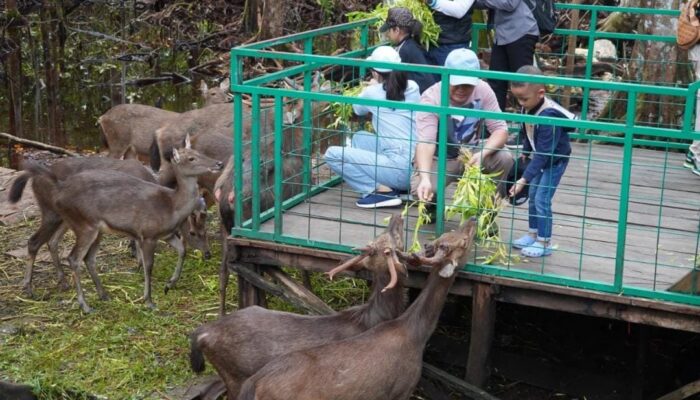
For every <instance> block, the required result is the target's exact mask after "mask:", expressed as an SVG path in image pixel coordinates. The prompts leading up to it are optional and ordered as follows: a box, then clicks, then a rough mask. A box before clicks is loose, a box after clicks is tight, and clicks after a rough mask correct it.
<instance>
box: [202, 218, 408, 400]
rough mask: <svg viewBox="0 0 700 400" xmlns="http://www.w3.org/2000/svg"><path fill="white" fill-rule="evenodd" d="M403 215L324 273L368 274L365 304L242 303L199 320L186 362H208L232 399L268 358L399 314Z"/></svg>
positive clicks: (344, 335) (331, 339) (401, 307)
mask: <svg viewBox="0 0 700 400" xmlns="http://www.w3.org/2000/svg"><path fill="white" fill-rule="evenodd" d="M403 226H404V225H403V217H402V216H401V215H400V214H397V215H393V216H392V217H391V218H390V220H389V224H388V225H387V227H386V229H385V231H384V232H383V233H382V234H380V235H379V236H378V237H377V238H376V239H375V240H374V241H372V242H370V243H369V244H368V245H367V246H365V247H363V248H361V249H360V254H359V255H356V256H354V257H351V258H350V259H348V260H347V261H345V262H343V263H342V264H341V265H339V266H338V267H336V268H334V269H333V270H331V271H329V272H328V276H329V277H330V278H331V279H333V277H334V276H335V275H337V274H338V273H340V272H342V271H346V270H355V271H356V270H360V269H365V270H368V271H370V272H371V273H372V274H373V279H372V293H371V295H370V297H369V300H368V301H367V303H366V304H363V305H359V306H355V307H351V308H348V309H346V310H343V311H340V312H337V313H334V314H331V315H323V316H309V315H299V314H294V313H288V312H281V311H273V310H268V309H265V308H262V307H258V306H252V307H247V308H244V309H241V310H238V311H236V312H234V313H231V314H229V315H226V316H224V317H222V318H220V319H218V320H217V321H214V322H210V323H207V324H204V325H202V326H200V327H199V328H197V329H196V330H195V331H193V332H192V334H191V335H190V344H191V349H190V364H191V367H192V369H193V370H194V371H195V372H202V371H203V370H204V358H205V357H206V359H207V360H208V361H209V362H210V363H211V364H212V365H213V366H214V368H215V369H216V370H217V372H218V373H219V376H220V377H221V378H222V379H223V381H224V383H225V384H226V387H227V389H228V393H229V398H235V395H236V394H237V393H238V390H239V389H240V385H241V384H242V382H243V381H244V380H245V379H246V378H248V377H249V376H251V375H253V374H254V373H255V372H256V371H258V370H259V369H260V368H262V367H263V366H264V365H265V364H267V363H268V362H270V361H271V360H273V359H275V358H277V357H279V356H281V355H282V354H285V353H287V352H290V351H295V350H301V349H305V348H309V347H313V346H318V345H321V344H325V343H330V342H334V341H338V340H341V339H344V338H348V337H351V336H355V335H357V334H359V333H361V332H364V331H366V330H367V329H370V328H371V327H373V326H376V325H377V324H379V323H381V322H383V321H387V320H391V319H393V318H396V317H397V316H399V315H400V314H401V313H402V312H403V310H404V309H405V306H406V296H405V293H404V290H403V283H404V277H405V276H406V270H405V268H404V267H403V264H401V263H400V262H399V260H398V258H397V252H399V251H402V250H403V248H404V241H403V237H402V235H403Z"/></svg>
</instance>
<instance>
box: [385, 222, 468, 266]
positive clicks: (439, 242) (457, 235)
mask: <svg viewBox="0 0 700 400" xmlns="http://www.w3.org/2000/svg"><path fill="white" fill-rule="evenodd" d="M475 232H476V218H473V217H472V218H470V219H469V220H467V222H465V223H463V224H462V225H461V226H460V227H459V228H458V229H457V230H455V231H451V232H446V233H443V234H442V235H441V236H440V237H439V238H437V239H435V241H434V242H433V243H432V244H431V245H428V246H426V249H425V250H424V252H423V253H418V254H406V253H403V252H399V254H398V255H399V257H400V258H401V259H402V260H404V261H406V262H407V263H408V264H411V265H429V266H432V267H434V268H440V276H441V277H443V278H449V277H451V276H452V275H454V273H455V271H456V269H457V267H461V266H462V265H464V264H465V263H466V262H467V257H468V256H469V249H470V248H471V246H472V243H473V242H474V234H475Z"/></svg>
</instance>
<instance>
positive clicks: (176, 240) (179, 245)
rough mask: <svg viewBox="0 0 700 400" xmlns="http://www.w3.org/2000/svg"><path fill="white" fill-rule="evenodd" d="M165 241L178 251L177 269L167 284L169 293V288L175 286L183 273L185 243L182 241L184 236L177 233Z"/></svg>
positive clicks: (166, 290) (166, 292) (166, 287)
mask: <svg viewBox="0 0 700 400" xmlns="http://www.w3.org/2000/svg"><path fill="white" fill-rule="evenodd" d="M165 241H166V242H167V243H168V244H169V245H170V246H171V247H172V248H173V249H175V251H177V265H176V266H175V271H173V276H171V277H170V280H169V281H168V283H166V284H165V294H168V290H170V289H172V288H173V287H174V286H175V283H176V282H177V281H178V279H180V274H182V264H184V262H185V244H184V243H183V242H182V238H181V237H180V236H178V235H175V234H173V235H170V236H169V237H168V238H167V239H165Z"/></svg>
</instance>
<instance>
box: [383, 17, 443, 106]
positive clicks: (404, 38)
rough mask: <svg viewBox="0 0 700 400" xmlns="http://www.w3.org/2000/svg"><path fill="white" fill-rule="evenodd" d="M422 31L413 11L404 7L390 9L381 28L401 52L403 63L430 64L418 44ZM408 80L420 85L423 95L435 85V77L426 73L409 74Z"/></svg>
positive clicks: (421, 26)
mask: <svg viewBox="0 0 700 400" xmlns="http://www.w3.org/2000/svg"><path fill="white" fill-rule="evenodd" d="M422 31H423V24H421V23H420V21H418V20H416V19H414V18H413V14H411V10H409V9H408V8H403V7H393V8H390V9H389V13H388V15H387V17H386V22H384V25H382V26H381V27H380V28H379V32H382V33H384V34H385V35H386V38H387V39H389V41H390V42H391V44H392V45H393V46H395V47H394V48H395V49H396V51H398V52H399V56H401V62H404V63H407V64H428V61H427V60H426V58H425V50H423V48H422V47H421V45H420V44H419V43H418V42H417V41H418V40H420V37H421V32H422ZM408 79H410V80H413V81H415V82H416V83H417V84H418V88H419V89H420V92H421V93H423V91H425V89H427V88H429V87H430V86H432V85H433V83H435V77H434V76H433V75H432V74H427V73H424V72H408Z"/></svg>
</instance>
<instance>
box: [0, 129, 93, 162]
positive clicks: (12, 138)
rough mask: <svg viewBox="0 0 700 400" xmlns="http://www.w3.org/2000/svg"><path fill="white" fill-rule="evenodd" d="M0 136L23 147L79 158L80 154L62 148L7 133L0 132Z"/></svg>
mask: <svg viewBox="0 0 700 400" xmlns="http://www.w3.org/2000/svg"><path fill="white" fill-rule="evenodd" d="M0 136H1V137H5V138H7V139H9V140H10V141H13V142H17V143H21V144H25V145H27V146H31V147H35V148H38V149H43V150H48V151H50V152H52V153H59V154H65V155H69V156H71V157H80V154H78V153H76V152H73V151H70V150H66V149H64V148H63V147H58V146H52V145H50V144H46V143H42V142H37V141H34V140H29V139H22V138H19V137H17V136H13V135H10V134H9V133H5V132H0Z"/></svg>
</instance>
